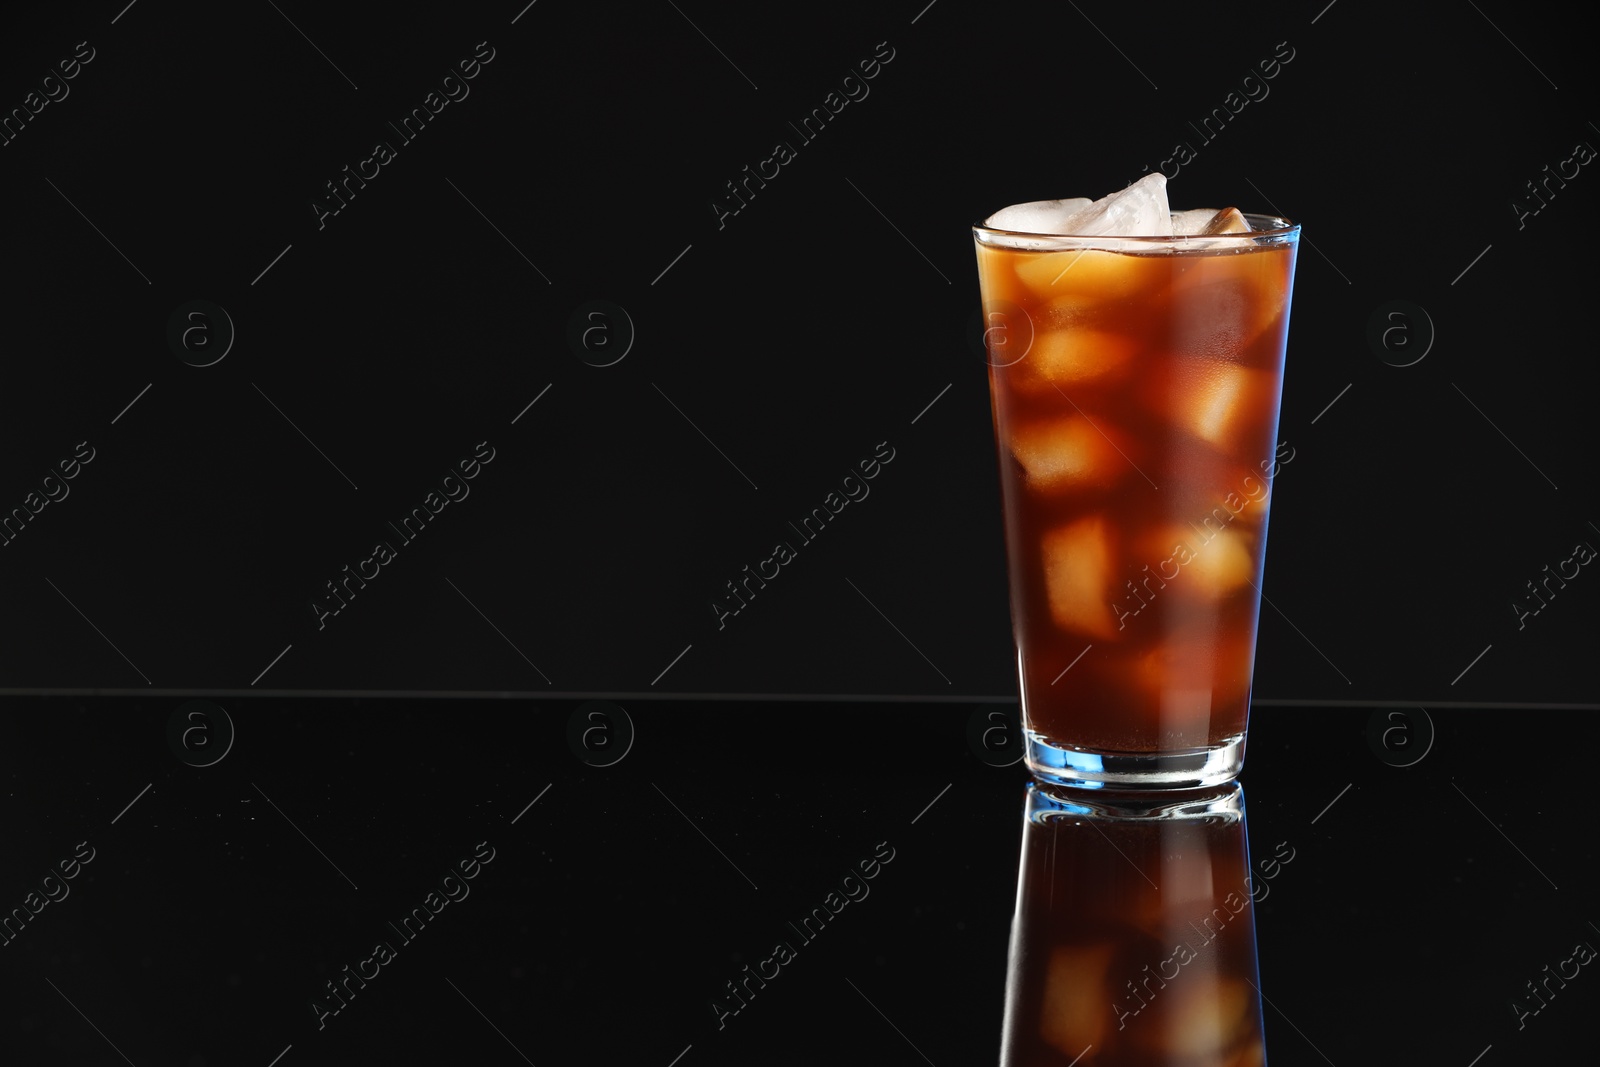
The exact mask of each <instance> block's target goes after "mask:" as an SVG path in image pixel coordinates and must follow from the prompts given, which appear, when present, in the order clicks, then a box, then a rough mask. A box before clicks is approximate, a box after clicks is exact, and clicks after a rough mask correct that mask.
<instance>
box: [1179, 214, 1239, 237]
mask: <svg viewBox="0 0 1600 1067" xmlns="http://www.w3.org/2000/svg"><path fill="white" fill-rule="evenodd" d="M1172 232H1173V233H1174V234H1175V235H1177V236H1180V237H1185V236H1187V237H1194V236H1198V235H1200V234H1220V233H1249V232H1250V224H1249V223H1248V222H1246V221H1245V219H1244V215H1243V214H1242V213H1241V212H1240V211H1239V209H1238V208H1236V207H1225V208H1223V209H1222V210H1221V211H1218V210H1217V209H1216V208H1212V207H1199V208H1194V209H1193V210H1190V211H1174V212H1173V213H1172Z"/></svg>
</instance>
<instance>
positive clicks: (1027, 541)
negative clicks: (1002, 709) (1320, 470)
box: [978, 244, 1295, 753]
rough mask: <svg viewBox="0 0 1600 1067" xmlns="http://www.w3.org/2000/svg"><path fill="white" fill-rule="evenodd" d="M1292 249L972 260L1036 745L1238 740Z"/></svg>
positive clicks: (1020, 254)
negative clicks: (981, 303) (983, 328)
mask: <svg viewBox="0 0 1600 1067" xmlns="http://www.w3.org/2000/svg"><path fill="white" fill-rule="evenodd" d="M1294 253H1295V248H1294V246H1293V245H1292V244H1291V245H1287V246H1284V245H1278V246H1268V245H1256V246H1250V247H1249V249H1248V250H1246V251H1231V250H1230V251H1226V252H1206V253H1185V254H1162V253H1156V254H1137V255H1136V254H1128V253H1121V252H1105V251H1081V252H1079V251H1070V252H1040V251H1024V250H1016V249H1010V248H999V247H993V246H987V245H983V244H980V245H979V246H978V267H979V276H980V281H981V284H982V290H983V299H984V305H985V316H986V323H987V325H988V326H989V327H990V328H989V330H988V333H987V340H988V342H989V351H990V363H991V367H990V390H991V399H992V402H993V411H994V423H995V433H996V437H997V439H998V442H999V453H1000V476H1001V488H1002V491H1003V496H1004V500H1005V526H1006V539H1007V555H1008V559H1009V568H1008V569H1009V573H1010V579H1011V606H1012V621H1013V626H1014V629H1015V634H1016V641H1017V648H1018V650H1019V653H1020V669H1021V683H1022V700H1023V711H1024V716H1025V719H1024V721H1025V723H1026V725H1027V727H1028V728H1029V729H1030V730H1031V731H1033V732H1034V733H1035V734H1037V735H1039V736H1040V737H1041V738H1042V739H1043V740H1045V741H1047V742H1050V743H1052V744H1055V745H1057V746H1060V747H1066V748H1086V749H1090V750H1094V751H1104V752H1128V753H1149V752H1158V751H1162V752H1166V751H1173V750H1181V749H1195V748H1202V747H1205V746H1210V745H1217V744H1219V743H1221V742H1223V741H1225V740H1227V739H1228V738H1230V737H1233V736H1237V735H1239V734H1242V733H1243V732H1244V728H1245V720H1246V714H1247V711H1248V708H1249V702H1250V680H1251V671H1252V667H1253V660H1254V654H1255V638H1256V619H1257V612H1258V609H1259V599H1258V598H1259V593H1258V589H1259V587H1260V585H1261V571H1262V563H1263V558H1264V553H1265V549H1266V529H1267V508H1268V503H1269V498H1270V475H1272V474H1275V473H1276V470H1277V465H1276V463H1275V462H1274V446H1275V444H1276V435H1277V424H1278V399H1279V393H1280V389H1281V383H1282V374H1283V353H1284V341H1285V337H1286V334H1287V331H1288V321H1289V316H1288V297H1289V291H1290V286H1291V280H1292V277H1293V272H1294ZM1022 348H1026V355H1023V356H1022V357H1021V358H1020V359H1019V358H1017V357H1018V355H1019V354H1020V352H1019V350H1020V349H1022ZM1001 364H1009V365H1001ZM1086 649H1087V650H1088V651H1087V652H1085V650H1086ZM1080 654H1082V658H1081V659H1080V658H1078V657H1079V656H1080ZM1069 665H1070V670H1068V669H1067V668H1068V667H1069ZM1063 670H1065V671H1066V673H1065V674H1063V673H1062V672H1063Z"/></svg>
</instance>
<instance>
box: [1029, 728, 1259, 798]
mask: <svg viewBox="0 0 1600 1067" xmlns="http://www.w3.org/2000/svg"><path fill="white" fill-rule="evenodd" d="M1027 736H1028V750H1027V756H1026V759H1027V764H1028V769H1029V770H1030V771H1032V772H1033V774H1034V776H1035V777H1037V778H1040V779H1042V780H1044V781H1046V782H1054V783H1055V784H1057V785H1064V786H1071V787H1074V788H1077V789H1133V790H1141V789H1143V790H1148V789H1199V788H1205V787H1208V786H1214V785H1221V784H1222V783H1224V782H1227V781H1231V780H1232V779H1234V778H1236V777H1238V775H1239V771H1240V770H1242V769H1243V767H1244V734H1235V735H1234V736H1233V737H1229V738H1226V739H1225V740H1223V741H1222V742H1221V743H1220V744H1216V745H1207V746H1205V747H1204V748H1190V749H1179V750H1176V751H1172V752H1097V751H1093V750H1090V749H1081V748H1067V747H1064V746H1062V745H1059V744H1056V743H1055V742H1052V741H1050V740H1048V739H1046V738H1045V737H1043V736H1042V735H1040V734H1038V733H1036V732H1034V731H1032V730H1029V731H1027Z"/></svg>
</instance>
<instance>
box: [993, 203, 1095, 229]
mask: <svg viewBox="0 0 1600 1067" xmlns="http://www.w3.org/2000/svg"><path fill="white" fill-rule="evenodd" d="M1091 202H1092V201H1090V199H1089V198H1088V197H1086V196H1076V197H1073V198H1071V199H1070V200H1032V201H1029V202H1028V203H1026V204H1012V205H1011V206H1010V207H1004V208H1001V209H1000V210H999V211H996V212H995V213H994V214H993V215H990V216H989V217H988V218H987V219H986V220H984V225H985V226H989V227H991V228H993V229H996V230H1010V231H1011V232H1012V233H1067V232H1069V231H1067V230H1063V229H1061V226H1062V224H1063V223H1065V222H1066V221H1067V220H1068V219H1070V218H1072V217H1073V216H1074V215H1076V214H1077V213H1078V212H1080V211H1082V210H1083V209H1084V208H1086V207H1088V206H1089V205H1090V203H1091Z"/></svg>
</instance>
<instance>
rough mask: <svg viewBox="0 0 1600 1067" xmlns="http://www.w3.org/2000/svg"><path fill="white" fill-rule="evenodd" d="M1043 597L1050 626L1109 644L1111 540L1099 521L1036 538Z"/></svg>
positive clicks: (1092, 518) (1084, 521)
mask: <svg viewBox="0 0 1600 1067" xmlns="http://www.w3.org/2000/svg"><path fill="white" fill-rule="evenodd" d="M1041 548H1042V549H1043V551H1044V571H1045V591H1046V593H1047V595H1048V596H1049V599H1050V615H1051V617H1052V618H1053V619H1054V620H1055V622H1056V625H1058V626H1061V627H1064V628H1066V629H1069V630H1076V631H1078V632H1079V633H1083V634H1087V635H1089V636H1091V637H1097V638H1100V639H1101V640H1108V641H1109V640H1111V639H1113V638H1114V637H1116V635H1117V625H1116V620H1114V619H1113V618H1112V616H1111V605H1110V599H1111V597H1110V590H1111V537H1110V531H1109V524H1108V523H1107V522H1106V520H1105V518H1104V516H1100V515H1092V516H1090V517H1088V518H1085V519H1079V520H1078V521H1076V522H1073V523H1070V524H1068V525H1066V526H1061V527H1057V528H1056V529H1054V530H1051V531H1049V532H1048V533H1046V534H1045V535H1044V537H1043V538H1041Z"/></svg>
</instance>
